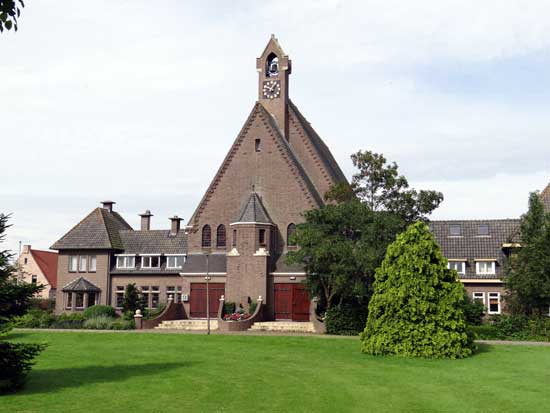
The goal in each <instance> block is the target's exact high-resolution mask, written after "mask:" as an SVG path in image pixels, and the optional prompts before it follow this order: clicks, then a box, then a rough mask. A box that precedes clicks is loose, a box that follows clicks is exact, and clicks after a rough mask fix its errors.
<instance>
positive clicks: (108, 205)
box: [101, 201, 116, 212]
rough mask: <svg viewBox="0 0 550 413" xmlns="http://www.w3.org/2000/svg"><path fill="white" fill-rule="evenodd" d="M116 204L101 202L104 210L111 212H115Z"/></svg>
mask: <svg viewBox="0 0 550 413" xmlns="http://www.w3.org/2000/svg"><path fill="white" fill-rule="evenodd" d="M114 204H116V202H114V201H101V205H102V207H103V209H106V210H107V211H109V212H113V205H114Z"/></svg>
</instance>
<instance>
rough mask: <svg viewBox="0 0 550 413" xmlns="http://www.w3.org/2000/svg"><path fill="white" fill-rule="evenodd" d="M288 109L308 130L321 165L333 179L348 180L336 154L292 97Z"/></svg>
mask: <svg viewBox="0 0 550 413" xmlns="http://www.w3.org/2000/svg"><path fill="white" fill-rule="evenodd" d="M288 109H289V114H290V116H293V117H295V118H296V120H297V121H298V123H299V124H300V126H301V127H302V128H303V129H304V131H305V132H306V134H307V137H308V138H309V141H310V142H311V145H312V146H313V148H314V149H315V151H316V152H317V155H318V157H319V159H320V161H321V165H322V166H323V167H324V168H325V169H326V171H327V172H328V173H329V174H330V176H331V178H332V180H333V181H334V182H347V179H346V176H345V175H344V173H343V172H342V170H341V169H340V166H339V165H338V162H336V160H335V159H334V156H332V153H331V152H330V149H329V148H328V146H327V145H326V144H325V142H323V140H322V139H321V137H320V136H319V135H318V134H317V132H315V129H313V127H312V126H311V124H310V123H309V122H308V121H307V119H306V118H305V117H304V115H302V113H301V112H300V110H299V109H298V107H297V106H296V105H295V104H294V103H293V102H292V101H291V100H290V99H289V101H288Z"/></svg>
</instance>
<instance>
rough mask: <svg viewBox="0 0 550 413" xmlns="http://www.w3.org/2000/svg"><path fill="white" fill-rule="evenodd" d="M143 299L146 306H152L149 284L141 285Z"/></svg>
mask: <svg viewBox="0 0 550 413" xmlns="http://www.w3.org/2000/svg"><path fill="white" fill-rule="evenodd" d="M141 300H142V302H143V304H144V305H145V307H147V308H151V306H150V304H149V286H148V285H143V286H142V287H141Z"/></svg>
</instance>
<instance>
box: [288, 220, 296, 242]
mask: <svg viewBox="0 0 550 413" xmlns="http://www.w3.org/2000/svg"><path fill="white" fill-rule="evenodd" d="M295 233H296V225H294V224H289V225H288V227H287V228H286V245H287V246H289V247H294V246H296V241H295V240H294V234H295Z"/></svg>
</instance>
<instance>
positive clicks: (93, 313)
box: [84, 305, 116, 319]
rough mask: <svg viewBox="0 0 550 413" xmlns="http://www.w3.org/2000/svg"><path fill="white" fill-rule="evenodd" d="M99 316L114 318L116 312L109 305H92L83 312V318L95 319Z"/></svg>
mask: <svg viewBox="0 0 550 413" xmlns="http://www.w3.org/2000/svg"><path fill="white" fill-rule="evenodd" d="M99 316H105V317H111V318H115V317H116V311H115V309H114V308H113V307H111V306H110V305H92V306H91V307H88V308H87V309H86V310H84V318H86V319H88V318H95V317H99Z"/></svg>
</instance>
